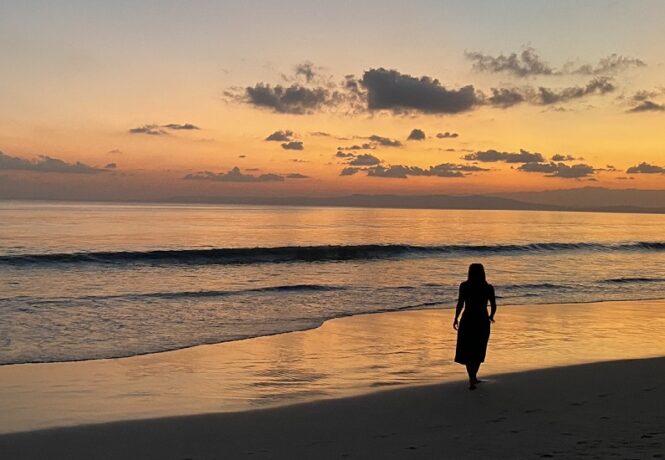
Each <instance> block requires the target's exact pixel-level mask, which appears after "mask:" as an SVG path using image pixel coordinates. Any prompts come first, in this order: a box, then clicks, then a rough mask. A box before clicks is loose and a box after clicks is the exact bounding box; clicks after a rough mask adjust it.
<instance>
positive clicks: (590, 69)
mask: <svg viewBox="0 0 665 460" xmlns="http://www.w3.org/2000/svg"><path fill="white" fill-rule="evenodd" d="M465 56H466V57H467V59H469V60H470V61H471V62H472V63H473V68H474V70H476V71H479V72H486V73H505V74H508V75H512V76H515V77H518V78H525V77H534V76H553V75H575V74H579V75H595V76H598V75H611V74H616V73H619V72H622V71H625V70H627V69H629V68H631V67H644V66H646V63H645V62H644V61H642V60H641V59H638V58H634V57H629V56H622V55H618V54H610V55H609V56H607V57H604V58H602V59H600V60H599V61H598V62H597V63H596V64H590V63H584V64H574V63H572V62H569V63H566V64H565V65H564V66H563V67H562V68H560V69H557V68H554V67H553V66H551V65H550V64H549V63H547V62H546V61H545V60H543V59H542V58H541V57H540V56H539V55H538V53H537V52H536V50H535V49H533V48H532V47H525V48H523V49H522V51H520V52H519V53H515V52H513V53H510V54H507V55H505V54H499V55H497V56H493V55H490V54H484V53H481V52H478V51H467V52H466V53H465Z"/></svg>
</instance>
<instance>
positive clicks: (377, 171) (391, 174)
mask: <svg viewBox="0 0 665 460" xmlns="http://www.w3.org/2000/svg"><path fill="white" fill-rule="evenodd" d="M475 171H487V170H486V169H484V168H481V167H479V166H474V165H461V164H454V163H442V164H439V165H436V166H430V167H429V168H427V169H424V168H421V167H419V166H404V165H390V166H383V165H377V166H372V167H370V168H367V175H368V176H370V177H385V178H390V179H406V178H407V177H409V176H416V177H464V176H465V174H464V173H465V172H475Z"/></svg>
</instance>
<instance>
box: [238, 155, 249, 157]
mask: <svg viewBox="0 0 665 460" xmlns="http://www.w3.org/2000/svg"><path fill="white" fill-rule="evenodd" d="M238 158H247V155H238Z"/></svg>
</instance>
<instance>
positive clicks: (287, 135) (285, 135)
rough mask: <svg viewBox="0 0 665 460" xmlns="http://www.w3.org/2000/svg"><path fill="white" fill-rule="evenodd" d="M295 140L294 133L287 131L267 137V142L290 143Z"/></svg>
mask: <svg viewBox="0 0 665 460" xmlns="http://www.w3.org/2000/svg"><path fill="white" fill-rule="evenodd" d="M291 139H293V131H291V130H288V129H285V130H283V131H282V130H280V131H275V132H274V133H272V134H271V135H270V136H268V137H266V138H265V140H266V141H277V142H288V141H290V140H291Z"/></svg>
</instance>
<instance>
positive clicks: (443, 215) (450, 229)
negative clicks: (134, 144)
mask: <svg viewBox="0 0 665 460" xmlns="http://www.w3.org/2000/svg"><path fill="white" fill-rule="evenodd" d="M663 228H665V215H658V214H609V213H581V212H580V213H577V212H575V213H573V212H567V213H566V212H549V211H547V212H538V211H472V210H416V209H364V208H333V207H330V208H316V207H265V206H232V205H223V206H216V205H166V204H99V203H56V202H54V203H50V202H49V203H47V202H18V201H5V202H0V364H16V363H34V362H59V361H78V360H91V359H100V358H116V357H126V356H133V355H138V354H146V353H155V352H160V351H166V350H175V349H180V348H185V347H191V346H195V345H200V344H211V343H219V342H225V341H233V340H239V339H244V338H250V337H257V336H264V335H271V334H277V333H283V332H288V331H295V330H304V329H310V328H315V327H317V326H319V325H321V324H322V323H323V322H324V321H326V320H328V319H331V318H336V317H342V316H349V315H356V314H362V313H372V312H383V311H398V310H408V309H429V308H448V309H450V308H454V306H455V300H456V296H457V289H458V286H459V283H460V282H461V281H463V280H464V279H465V277H466V270H467V267H468V265H469V264H470V263H472V262H481V263H483V264H484V265H485V268H486V271H487V275H488V280H489V281H490V282H491V283H492V284H493V285H494V286H495V290H496V293H497V296H498V303H499V308H501V306H502V305H525V304H526V305H529V308H539V306H538V305H539V304H548V303H563V302H565V303H579V308H580V309H583V308H585V303H587V302H597V301H604V300H635V299H658V298H664V297H665V264H664V263H663V262H665V237H664V234H663ZM620 314H621V312H617V315H620Z"/></svg>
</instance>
